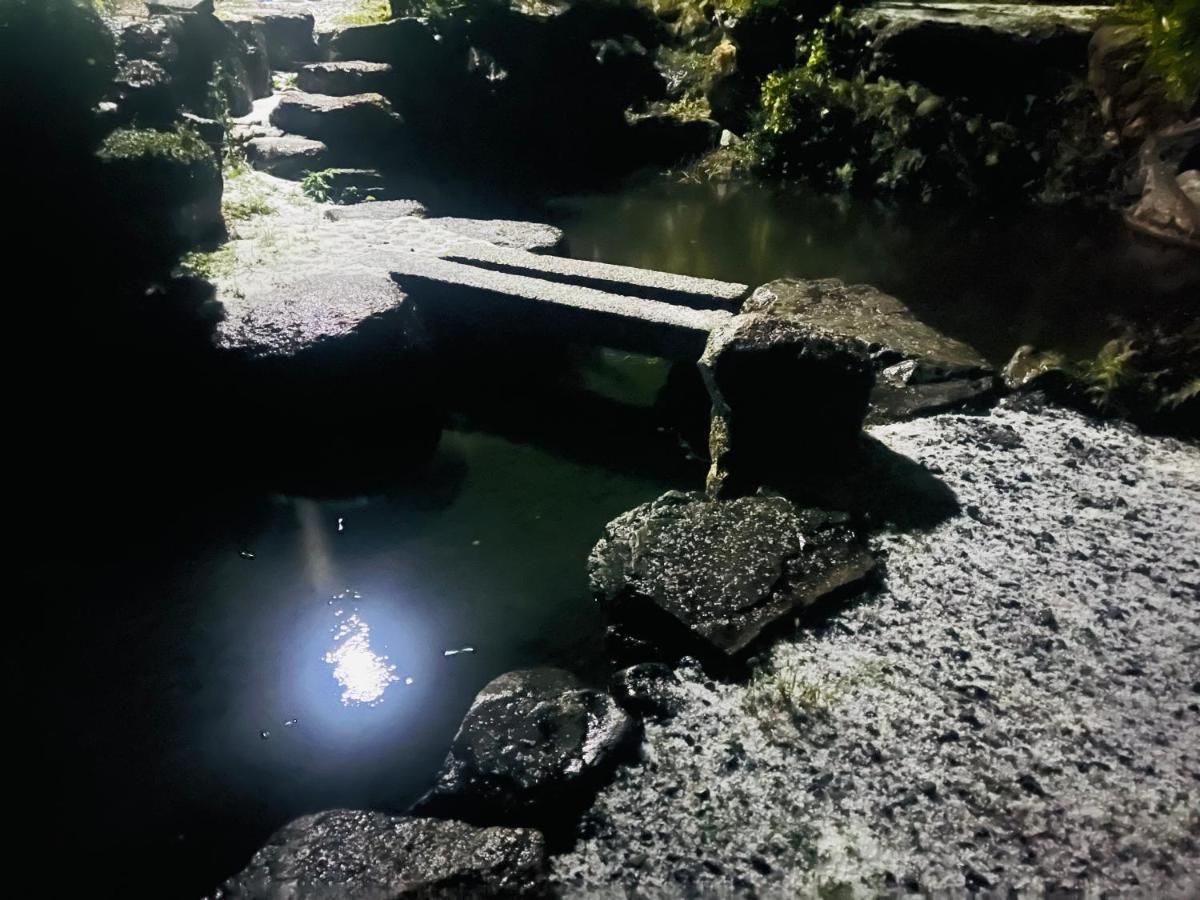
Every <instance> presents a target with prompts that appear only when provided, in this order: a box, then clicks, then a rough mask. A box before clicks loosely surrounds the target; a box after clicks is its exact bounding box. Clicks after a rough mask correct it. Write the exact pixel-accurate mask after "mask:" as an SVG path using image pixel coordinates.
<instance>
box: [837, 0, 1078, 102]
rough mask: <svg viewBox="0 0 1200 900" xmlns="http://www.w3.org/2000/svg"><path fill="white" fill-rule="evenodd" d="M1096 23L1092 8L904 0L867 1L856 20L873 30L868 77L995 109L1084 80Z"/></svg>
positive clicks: (1050, 92) (1051, 92)
mask: <svg viewBox="0 0 1200 900" xmlns="http://www.w3.org/2000/svg"><path fill="white" fill-rule="evenodd" d="M1095 18H1096V16H1095V11H1094V10H1091V11H1087V10H1082V11H1077V10H1075V9H1070V8H1062V7H1054V6H1045V5H1043V6H1039V5H1023V6H1022V5H1009V6H1005V7H996V6H984V5H982V4H981V5H979V7H978V8H973V7H972V5H971V4H951V3H947V4H940V5H939V4H928V5H927V4H914V3H905V2H898V3H892V2H883V3H879V4H872V5H871V6H869V7H867V8H865V9H863V10H862V11H861V12H860V13H858V15H857V20H858V21H859V22H861V23H862V24H863V25H864V26H865V27H866V28H867V29H868V31H869V32H870V33H871V48H872V69H873V72H874V74H877V75H883V76H886V77H888V78H893V79H896V80H897V81H916V82H919V83H920V84H923V85H924V86H926V87H927V88H929V89H930V90H932V91H933V92H934V93H936V94H939V95H941V96H944V97H962V98H966V99H968V100H970V101H974V102H976V103H979V104H982V105H983V106H985V107H987V108H989V109H991V110H993V111H996V112H999V111H1000V110H1002V109H1009V108H1011V107H1012V104H1013V103H1015V102H1018V101H1020V100H1021V99H1022V98H1024V97H1026V96H1027V95H1030V94H1034V95H1041V94H1053V93H1055V92H1057V91H1058V90H1061V89H1062V88H1063V87H1065V86H1066V85H1067V84H1068V83H1070V81H1071V79H1072V78H1077V77H1079V76H1082V75H1083V73H1084V71H1085V69H1086V66H1087V47H1088V39H1089V37H1090V36H1091V33H1092V29H1093V28H1094V27H1095Z"/></svg>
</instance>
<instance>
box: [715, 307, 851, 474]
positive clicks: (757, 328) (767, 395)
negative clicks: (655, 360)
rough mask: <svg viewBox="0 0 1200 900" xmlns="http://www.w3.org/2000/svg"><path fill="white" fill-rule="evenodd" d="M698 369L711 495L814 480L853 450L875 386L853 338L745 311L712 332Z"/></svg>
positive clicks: (793, 318)
mask: <svg viewBox="0 0 1200 900" xmlns="http://www.w3.org/2000/svg"><path fill="white" fill-rule="evenodd" d="M699 365H700V372H701V374H702V375H703V376H704V381H705V385H706V387H707V388H708V392H709V395H710V397H711V399H712V421H711V424H710V433H709V455H710V458H711V460H712V465H711V468H710V470H709V474H708V481H707V487H708V490H709V492H710V493H711V494H712V495H713V496H732V495H736V494H742V493H750V492H752V491H753V490H754V489H755V488H757V487H758V486H760V485H763V484H770V485H775V486H788V485H791V484H792V483H794V482H796V481H802V480H805V479H808V478H812V477H821V476H820V474H819V473H821V472H822V471H824V469H825V467H827V466H828V465H830V464H831V463H833V462H835V461H837V460H839V459H844V458H845V457H846V456H847V455H850V454H852V453H853V452H854V451H855V450H856V448H857V446H858V443H859V439H860V434H861V431H862V423H863V419H864V417H865V416H866V412H867V401H868V397H869V394H870V391H871V386H872V384H873V382H874V371H873V368H872V364H871V361H870V358H869V354H868V352H867V348H866V345H865V344H863V343H862V342H861V341H859V340H858V339H857V338H847V337H845V336H843V335H838V334H833V333H830V332H828V331H824V330H822V329H820V328H816V327H814V326H812V325H809V324H807V323H805V322H804V321H802V320H801V319H798V318H796V317H790V316H777V315H773V314H771V313H769V312H749V313H744V314H742V315H738V316H734V317H733V318H731V319H730V320H728V321H727V322H725V323H724V324H722V325H719V326H717V327H715V328H714V329H713V330H712V332H711V333H710V334H709V337H708V342H707V345H706V347H705V349H704V354H703V355H702V356H701V357H700V362H699Z"/></svg>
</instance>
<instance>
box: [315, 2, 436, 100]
mask: <svg viewBox="0 0 1200 900" xmlns="http://www.w3.org/2000/svg"><path fill="white" fill-rule="evenodd" d="M322 50H323V52H324V55H325V56H326V57H327V58H328V59H330V60H332V61H334V62H338V61H345V60H366V61H367V62H375V63H395V64H396V65H397V67H398V68H399V67H400V66H403V71H404V72H405V73H406V74H409V75H416V74H417V73H418V72H419V71H420V67H421V66H424V65H428V64H429V63H430V62H431V61H432V60H434V59H436V58H440V57H441V55H442V54H440V53H439V48H438V42H437V40H436V38H435V37H434V32H433V30H432V29H431V28H430V27H429V25H427V24H426V23H425V22H422V21H421V20H419V19H410V18H400V19H393V20H391V21H389V22H380V23H378V24H374V25H351V26H348V27H346V28H340V29H338V30H336V31H334V32H332V33H330V34H328V35H323V36H322ZM427 86H428V85H427Z"/></svg>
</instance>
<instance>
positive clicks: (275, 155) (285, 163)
mask: <svg viewBox="0 0 1200 900" xmlns="http://www.w3.org/2000/svg"><path fill="white" fill-rule="evenodd" d="M243 147H244V149H245V151H246V161H247V162H249V163H250V165H251V166H253V167H254V168H256V169H258V170H260V171H263V172H270V173H271V174H272V175H277V176H278V177H280V178H292V179H298V178H302V177H303V176H304V175H305V173H307V172H319V171H321V170H323V169H325V168H327V166H328V165H329V159H328V158H329V148H328V147H326V146H325V145H324V144H323V143H321V142H320V141H314V140H312V139H310V138H302V137H296V136H295V135H284V136H283V137H258V138H253V139H251V140H249V141H247V142H246V143H245V144H244V145H243Z"/></svg>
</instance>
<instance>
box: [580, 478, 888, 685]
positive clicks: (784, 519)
mask: <svg viewBox="0 0 1200 900" xmlns="http://www.w3.org/2000/svg"><path fill="white" fill-rule="evenodd" d="M874 566H875V562H874V559H873V558H872V556H871V554H870V553H869V552H868V551H867V550H866V548H865V547H864V546H863V544H862V543H861V541H860V540H859V539H858V538H857V537H856V535H855V533H854V531H853V530H852V529H851V528H850V526H849V524H848V518H847V516H845V515H844V514H841V513H831V512H825V511H822V510H816V509H804V508H801V507H798V506H796V505H795V504H793V503H792V502H791V501H789V500H787V499H785V498H783V497H776V496H758V497H741V498H738V499H735V500H710V499H707V498H706V497H705V496H704V495H702V494H700V493H686V494H685V493H680V492H678V491H672V492H670V493H667V494H664V495H663V496H662V497H660V498H658V499H657V500H655V501H653V502H652V503H646V504H643V505H642V506H639V507H637V508H636V509H633V510H630V511H629V512H627V513H624V514H623V515H621V516H619V517H617V518H616V519H614V520H613V521H612V522H610V523H609V524H608V526H607V527H606V528H605V531H604V537H603V538H601V540H600V542H599V543H598V544H596V546H595V548H594V549H593V550H592V553H591V556H590V557H589V559H588V576H589V580H590V583H591V587H592V591H593V592H594V594H595V595H596V597H597V599H598V600H600V602H601V603H602V604H603V605H604V608H605V611H606V614H607V616H608V619H609V623H610V625H609V641H610V649H611V650H612V651H613V652H614V655H616V656H617V657H618V658H620V659H622V660H624V661H628V662H634V661H638V660H644V659H654V658H658V659H664V658H665V659H668V660H675V659H678V658H680V657H681V656H683V655H687V654H691V655H699V656H701V658H702V659H704V658H706V659H710V660H716V661H718V662H721V661H727V660H729V659H730V658H732V657H737V656H738V655H739V654H742V652H743V651H745V650H746V649H747V648H748V647H750V646H751V645H752V644H753V643H754V642H755V640H756V639H757V638H759V637H760V635H762V634H763V632H764V631H766V630H767V629H769V628H770V627H771V626H772V625H774V624H776V623H778V622H781V621H786V620H788V619H789V618H791V617H792V616H794V615H795V614H796V613H797V612H798V611H799V610H801V609H803V608H805V607H808V606H811V605H812V604H814V603H816V602H817V601H818V600H820V599H821V598H823V597H826V596H828V595H829V594H831V593H833V592H835V591H838V590H840V589H844V588H846V587H847V586H849V585H854V584H857V583H860V582H862V581H863V580H864V579H865V578H866V577H867V576H868V575H869V574H870V573H871V572H872V570H873V569H874Z"/></svg>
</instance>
